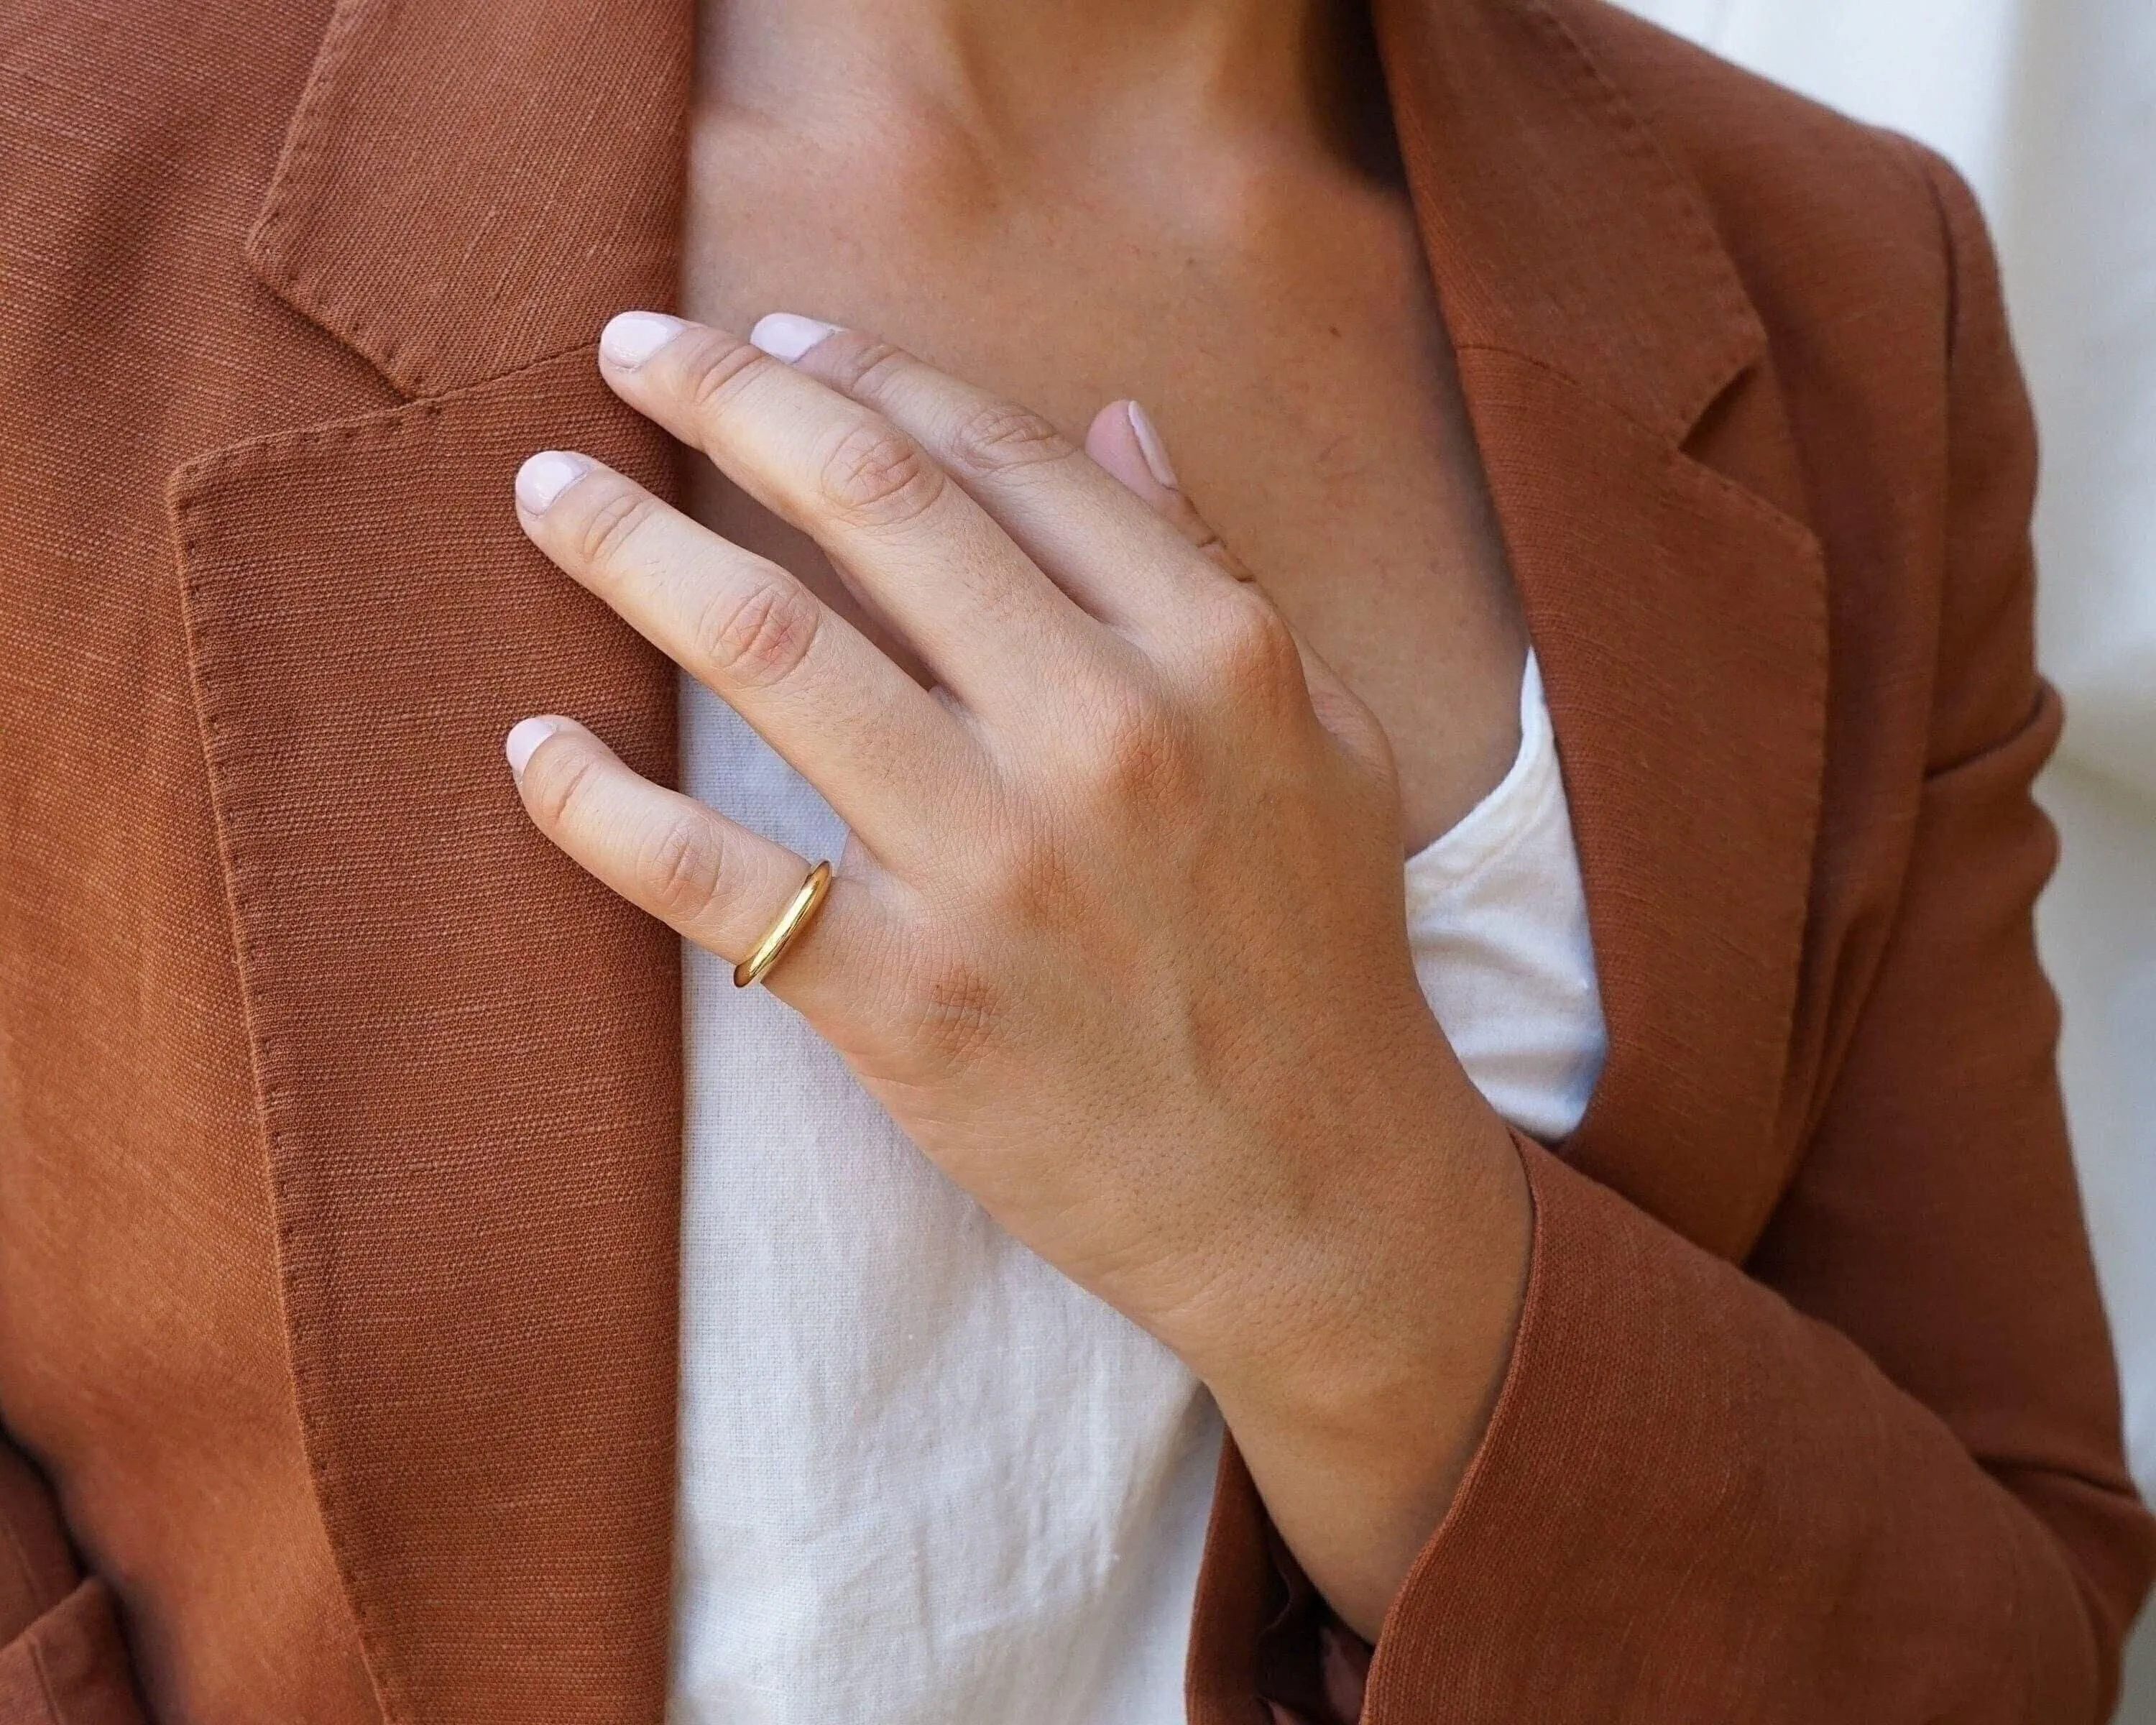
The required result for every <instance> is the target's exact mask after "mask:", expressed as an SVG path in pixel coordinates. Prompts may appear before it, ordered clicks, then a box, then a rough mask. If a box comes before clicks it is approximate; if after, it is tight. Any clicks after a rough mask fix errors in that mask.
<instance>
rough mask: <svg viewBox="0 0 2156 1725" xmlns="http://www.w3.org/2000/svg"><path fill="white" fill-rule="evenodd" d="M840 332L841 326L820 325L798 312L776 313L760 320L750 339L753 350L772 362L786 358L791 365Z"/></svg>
mask: <svg viewBox="0 0 2156 1725" xmlns="http://www.w3.org/2000/svg"><path fill="white" fill-rule="evenodd" d="M838 332H839V326H838V325H836V324H834V323H819V321H817V320H816V319H814V318H813V317H803V316H801V315H800V314H799V313H798V312H793V311H773V312H771V313H770V314H768V315H767V316H763V317H759V318H758V319H757V321H756V327H755V328H754V329H752V330H751V331H749V332H748V339H749V345H750V346H751V347H760V348H762V350H763V351H764V352H766V353H767V354H769V355H770V356H771V357H773V359H783V360H784V361H785V362H787V364H788V365H792V364H793V362H794V361H795V360H797V359H798V358H800V357H801V356H802V355H803V354H804V353H806V352H808V350H809V349H810V348H811V347H814V346H815V345H816V344H817V343H818V342H819V341H823V340H824V338H825V337H826V336H835V335H836V334H838Z"/></svg>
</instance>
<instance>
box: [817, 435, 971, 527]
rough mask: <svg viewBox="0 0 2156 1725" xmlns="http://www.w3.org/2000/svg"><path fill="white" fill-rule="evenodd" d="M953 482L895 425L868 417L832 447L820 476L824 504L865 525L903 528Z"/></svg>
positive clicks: (836, 512)
mask: <svg viewBox="0 0 2156 1725" xmlns="http://www.w3.org/2000/svg"><path fill="white" fill-rule="evenodd" d="M948 483H949V481H948V480H947V479H946V478H945V476H944V473H943V470H942V468H940V467H938V466H937V465H936V464H935V463H934V462H933V461H932V460H930V459H929V458H928V454H927V451H926V450H924V449H922V448H921V445H920V444H917V443H916V442H915V441H914V440H913V439H911V438H910V437H908V436H906V434H905V433H904V432H902V431H901V430H899V429H897V428H896V426H894V425H891V424H888V423H886V422H885V421H884V420H881V419H875V418H870V419H864V420H862V421H861V422H860V423H859V424H855V425H854V426H852V427H850V428H849V429H848V430H847V431H846V433H845V434H844V435H843V436H842V437H840V438H839V440H838V441H837V443H835V444H834V445H833V446H832V449H831V452H830V454H829V457H828V458H827V459H825V461H824V467H823V471H822V473H821V475H819V490H820V492H821V494H822V496H823V499H824V504H825V506H827V507H828V508H829V510H830V511H832V512H833V513H834V515H836V516H839V517H840V518H841V519H843V520H846V521H852V522H854V523H855V524H857V525H859V526H865V527H899V526H905V525H906V523H907V522H909V521H915V520H916V519H918V518H919V517H920V516H921V515H923V514H925V513H926V512H927V511H928V510H929V509H930V508H931V507H932V506H933V505H934V504H935V502H936V500H937V498H938V497H940V496H941V495H942V492H943V487H944V486H945V485H947V484H948Z"/></svg>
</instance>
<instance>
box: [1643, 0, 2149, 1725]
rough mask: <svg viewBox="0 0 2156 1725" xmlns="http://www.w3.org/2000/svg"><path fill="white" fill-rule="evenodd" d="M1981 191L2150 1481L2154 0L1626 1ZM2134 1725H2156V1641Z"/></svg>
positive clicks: (2084, 1161)
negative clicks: (2015, 375) (1912, 140)
mask: <svg viewBox="0 0 2156 1725" xmlns="http://www.w3.org/2000/svg"><path fill="white" fill-rule="evenodd" d="M1630 4H1631V7H1632V9H1633V10H1635V11H1637V12H1640V13H1643V14H1644V15H1645V16H1647V17H1649V18H1654V19H1655V21H1656V22H1658V23H1662V24H1665V25H1667V26H1670V27H1671V28H1676V29H1678V30H1681V31H1682V32H1683V33H1686V34H1688V35H1692V36H1695V37H1696V38H1697V39H1698V40H1700V41H1702V42H1703V43H1704V44H1706V45H1707V47H1709V48H1711V49H1713V50H1714V51H1715V52H1716V53H1717V54H1724V55H1727V56H1728V57H1729V58H1731V59H1735V60H1738V61H1739V62H1740V63H1742V64H1745V65H1748V66H1750V67H1752V68H1753V69H1756V70H1758V71H1760V72H1762V73H1764V74H1766V75H1768V77H1772V78H1774V79H1777V80H1779V81H1781V82H1783V83H1784V84H1788V85H1792V86H1793V87H1794V88H1796V89H1798V90H1803V91H1804V92H1805V93H1806V94H1807V95H1812V96H1814V97H1815V98H1817V99H1818V100H1821V101H1825V102H1828V103H1830V104H1831V105H1834V106H1835V107H1836V108H1839V109H1840V110H1842V111H1844V112H1845V113H1848V114H1851V115H1854V116H1856V117H1857V118H1858V119H1861V120H1866V121H1871V123H1873V124H1875V125H1882V126H1893V127H1895V128H1896V129H1897V130H1899V131H1906V132H1908V133H1910V134H1911V135H1912V136H1916V137H1918V138H1921V139H1922V140H1923V141H1925V142H1926V143H1928V144H1929V145H1931V146H1933V148H1935V149H1938V150H1939V151H1941V152H1942V153H1943V154H1944V155H1945V156H1947V157H1948V158H1949V159H1950V160H1951V161H1953V162H1954V164H1955V165H1956V167H1958V168H1959V170H1960V171H1961V172H1963V173H1964V174H1966V175H1967V176H1968V177H1969V180H1970V181H1971V182H1972V183H1973V184H1974V187H1975V189H1976V191H1977V193H1979V196H1980V197H1981V198H1982V201H1983V203H1984V210H1985V212H1986V213H1987V214H1988V215H1989V218H1991V221H1992V223H1993V224H1994V232H1995V233H1996V235H1997V238H1998V241H1999V257H2000V263H2001V264H2002V266H2003V270H2004V274H2005V287H2006V300H2007V304H2008V305H2009V306H2010V308H2011V310H2012V312H2013V316H2014V330H2015V344H2016V346H2017V347H2018V348H2019V349H2020V354H2021V357H2022V361H2023V363H2024V365H2025V367H2026V369H2027V371H2028V374H2029V383H2030V393H2031V394H2032V396H2033V397H2034V398H2035V404H2036V418H2037V423H2038V424H2040V426H2041V427H2042V429H2043V453H2044V461H2043V482H2042V485H2040V488H2039V492H2038V501H2037V506H2036V548H2037V554H2038V557H2039V558H2040V560H2041V562H2042V565H2043V569H2044V578H2043V580H2042V582H2041V583H2040V586H2039V589H2038V593H2037V619H2036V638H2037V645H2038V649H2039V651H2038V663H2039V664H2040V665H2042V667H2043V668H2044V672H2045V675H2046V677H2047V678H2048V679H2049V680H2051V681H2052V682H2053V683H2055V684H2056V685H2057V686H2058V688H2059V691H2060V693H2061V696H2063V697H2064V698H2065V701H2066V715H2067V718H2066V730H2065V732H2063V733H2062V734H2061V738H2060V745H2059V752H2058V754H2057V756H2056V758H2055V759H2054V760H2053V762H2052V763H2051V767H2050V768H2047V769H2046V773H2045V775H2044V777H2043V778H2041V779H2040V780H2039V781H2038V783H2037V798H2038V800H2039V802H2040V803H2041V804H2042V805H2043V807H2044V809H2045V811H2046V813H2047V814H2049V815H2050V816H2051V819H2052V820H2053V821H2054V822H2055V823H2056V824H2057V825H2058V828H2059V837H2060V842H2061V860H2060V866H2059V871H2058V873H2057V874H2056V875H2055V876H2054V877H2053V879H2052V881H2051V885H2050V886H2048V887H2047V888H2046V890H2045V893H2044V896H2043V898H2042V900H2041V901H2040V903H2039V905H2038V906H2037V942H2038V947H2039V949H2040V951H2041V952H2042V953H2043V956H2044V962H2045V966H2046V969H2048V970H2049V972H2050V973H2051V978H2052V981H2053V983H2055V984H2056V987H2057V988H2058V991H2059V997H2060V1004H2061V1008H2062V1009H2063V1013H2064V1020H2065V1022H2064V1026H2063V1029H2062V1033H2061V1039H2060V1045H2059V1069H2060V1076H2061V1080H2062V1081H2063V1084H2064V1087H2065V1091H2066V1113H2067V1117H2068V1118H2069V1119H2070V1120H2071V1122H2072V1125H2073V1130H2074V1149H2075V1160H2076V1164H2077V1166H2078V1168H2079V1170H2080V1174H2081V1181H2082V1191H2083V1194H2084V1198H2085V1201H2086V1203H2087V1206H2088V1210H2089V1225H2090V1233H2091V1235H2092V1240H2093V1243H2094V1245H2095V1247H2096V1260H2097V1271H2098V1273H2099V1276H2100V1277H2101V1280H2102V1283H2103V1289H2104V1295H2105V1299H2106V1303H2107V1305H2108V1307H2109V1308H2110V1311H2111V1315H2112V1329H2113V1332H2114V1336H2115V1339H2116V1341H2117V1348H2118V1353H2119V1370H2120V1376H2121V1378H2122V1379H2123V1387H2124V1392H2125V1408H2126V1430H2127V1448H2128V1455H2129V1456H2130V1457H2131V1459H2132V1461H2133V1465H2134V1469H2135V1474H2136V1476H2137V1477H2138V1479H2139V1481H2141V1485H2142V1489H2143V1491H2148V1488H2149V1486H2150V1484H2151V1482H2152V1481H2156V1250H2151V1247H2150V1242H2151V1241H2156V1070H2152V1068H2151V1065H2150V1061H2149V1058H2148V1055H2149V1050H2152V1049H2156V100H2151V99H2150V96H2151V92H2152V91H2156V7H2151V6H2149V5H2148V4H2147V3H2146V0H1895V3H1894V4H1892V5H1891V6H1882V5H1880V4H1879V3H1878V0H1630ZM2133 1646H2134V1648H2135V1649H2137V1650H2138V1661H2137V1660H2136V1659H2135V1658H2133V1657H2132V1656H2129V1658H2128V1687H2127V1695H2126V1701H2125V1704H2124V1707H2123V1712H2122V1714H2121V1717H2122V1719H2123V1720H2127V1721H2131V1722H2132V1725H2156V1617H2152V1616H2150V1615H2148V1614H2144V1615H2143V1620H2142V1624H2141V1627H2140V1630H2139V1632H2138V1635H2136V1636H2135V1638H2134V1641H2133Z"/></svg>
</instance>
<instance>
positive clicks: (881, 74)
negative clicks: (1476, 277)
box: [697, 0, 1370, 161]
mask: <svg viewBox="0 0 2156 1725" xmlns="http://www.w3.org/2000/svg"><path fill="white" fill-rule="evenodd" d="M698 29H699V42H698V56H697V57H698V61H699V66H700V70H701V92H700V97H699V100H700V105H702V106H703V107H705V108H706V110H710V109H711V108H713V107H717V108H723V109H730V110H736V111H740V112H744V113H748V114H754V115H757V116H762V117H764V118H767V119H778V120H779V121H781V122H782V123H786V124H788V125H789V127H790V126H791V125H793V124H803V123H807V122H810V121H813V120H814V119H834V120H836V121H838V122H839V124H841V125H844V123H845V122H846V121H849V120H852V121H865V122H866V123H867V124H868V125H869V126H871V127H876V128H880V127H885V126H890V125H891V123H892V122H893V121H898V122H899V123H901V124H906V125H909V126H933V127H934V128H935V129H937V131H944V132H946V133H947V134H948V135H950V136H956V137H961V138H963V139H964V140H966V141H968V143H970V144H972V145H973V146H976V147H977V148H978V149H979V150H981V151H983V152H987V153H991V154H993V155H994V156H995V157H998V158H999V159H1002V160H1004V161H1010V160H1013V159H1017V158H1024V157H1055V156H1057V155H1060V156H1063V157H1068V156H1069V155H1070V152H1072V151H1088V152H1093V151H1101V150H1103V149H1108V150H1113V149H1115V147H1116V146H1117V145H1118V144H1121V145H1122V146H1124V147H1125V148H1127V149H1129V150H1132V151H1144V150H1147V149H1149V148H1153V147H1157V146H1158V145H1159V144H1160V143H1161V142H1162V141H1163V134H1164V133H1168V132H1172V131H1178V130H1181V131H1188V130H1190V129H1191V128H1193V127H1196V126H1203V127H1208V128H1210V129H1213V130H1214V131H1218V130H1219V128H1221V127H1222V126H1229V127H1232V128H1234V129H1235V130H1237V131H1250V130H1257V131H1265V132H1270V133H1275V134H1277V133H1280V132H1281V131H1299V132H1302V133H1305V134H1307V135H1312V136H1317V137H1318V138H1319V139H1320V140H1322V141H1324V142H1325V143H1327V145H1328V146H1332V147H1335V148H1338V149H1342V150H1343V151H1346V152H1347V153H1358V151H1359V146H1360V136H1359V134H1360V131H1361V130H1362V126H1363V120H1364V119H1365V118H1366V116H1364V115H1363V110H1364V109H1365V108H1367V106H1368V71H1369V61H1370V55H1369V54H1368V49H1367V46H1366V44H1365V41H1364V36H1365V30H1366V25H1365V23H1364V19H1363V9H1362V8H1361V6H1360V5H1358V4H1357V3H1354V0H701V7H700V17H699V26H698Z"/></svg>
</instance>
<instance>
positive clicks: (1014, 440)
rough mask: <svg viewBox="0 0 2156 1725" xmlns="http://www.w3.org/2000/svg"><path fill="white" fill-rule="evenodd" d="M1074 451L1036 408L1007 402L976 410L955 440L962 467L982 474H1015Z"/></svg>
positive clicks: (953, 445) (953, 444)
mask: <svg viewBox="0 0 2156 1725" xmlns="http://www.w3.org/2000/svg"><path fill="white" fill-rule="evenodd" d="M1072 448H1073V445H1072V444H1071V442H1070V439H1068V438H1066V437H1065V436H1064V434H1062V433H1061V432H1060V431H1058V430H1057V429H1055V426H1053V425H1052V424H1050V423H1049V422H1048V420H1047V419H1045V418H1043V417H1042V416H1041V415H1040V414H1039V413H1034V411H1033V409H1032V408H1023V407H1019V405H1017V404H1016V403H1013V402H1003V401H998V402H989V403H985V404H984V405H983V406H980V407H977V408H973V410H972V411H971V412H970V413H968V414H967V415H966V417H965V418H963V419H962V420H961V421H960V422H959V424H958V428H957V431H956V432H955V433H954V434H952V439H951V449H952V455H953V457H954V458H955V459H956V460H957V462H958V464H959V465H962V467H964V468H966V469H967V470H969V471H971V472H974V473H980V474H999V473H1013V472H1016V471H1019V470H1022V469H1024V468H1028V467H1034V466H1038V465H1041V464H1042V463H1044V462H1050V461H1060V460H1062V459H1064V458H1065V456H1067V455H1069V454H1070V453H1071V451H1072Z"/></svg>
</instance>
